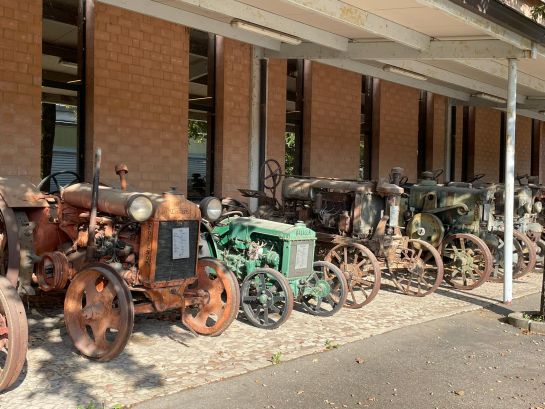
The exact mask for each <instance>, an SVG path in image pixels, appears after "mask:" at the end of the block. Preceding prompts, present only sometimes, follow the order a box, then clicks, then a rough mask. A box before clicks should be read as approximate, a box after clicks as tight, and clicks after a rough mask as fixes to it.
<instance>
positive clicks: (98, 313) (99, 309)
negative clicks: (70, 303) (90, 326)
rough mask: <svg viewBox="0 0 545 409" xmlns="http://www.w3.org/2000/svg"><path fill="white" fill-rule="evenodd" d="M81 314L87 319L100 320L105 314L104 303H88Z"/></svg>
mask: <svg viewBox="0 0 545 409" xmlns="http://www.w3.org/2000/svg"><path fill="white" fill-rule="evenodd" d="M81 315H82V316H83V318H85V319H86V320H98V319H100V318H101V317H102V316H103V315H104V304H103V303H101V302H98V303H95V304H91V305H86V306H85V307H84V308H83V309H82V311H81Z"/></svg>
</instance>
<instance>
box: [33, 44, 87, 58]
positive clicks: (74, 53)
mask: <svg viewBox="0 0 545 409" xmlns="http://www.w3.org/2000/svg"><path fill="white" fill-rule="evenodd" d="M42 54H46V55H52V56H55V57H59V58H62V59H63V60H65V61H70V62H77V61H78V50H77V49H76V48H71V47H65V46H62V45H57V44H51V43H47V42H45V41H44V42H42Z"/></svg>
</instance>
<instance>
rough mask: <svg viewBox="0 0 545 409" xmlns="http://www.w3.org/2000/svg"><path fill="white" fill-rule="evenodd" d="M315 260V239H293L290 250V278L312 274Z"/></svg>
mask: <svg viewBox="0 0 545 409" xmlns="http://www.w3.org/2000/svg"><path fill="white" fill-rule="evenodd" d="M313 262H314V241H313V240H301V241H293V242H292V244H291V251H290V264H289V274H288V278H293V277H303V276H307V275H308V274H310V272H311V271H312V264H313Z"/></svg>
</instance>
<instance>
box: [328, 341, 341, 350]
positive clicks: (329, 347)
mask: <svg viewBox="0 0 545 409" xmlns="http://www.w3.org/2000/svg"><path fill="white" fill-rule="evenodd" d="M337 348H339V344H335V343H334V342H333V341H332V340H330V339H326V340H325V349H327V350H328V351H329V350H331V349H337Z"/></svg>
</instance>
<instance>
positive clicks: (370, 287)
mask: <svg viewBox="0 0 545 409" xmlns="http://www.w3.org/2000/svg"><path fill="white" fill-rule="evenodd" d="M324 260H325V261H327V262H329V263H332V264H334V265H335V266H336V267H338V268H339V269H340V270H341V271H342V272H343V273H344V275H345V277H346V281H347V285H348V296H347V298H346V303H345V304H344V306H345V307H347V308H354V309H355V308H361V307H363V306H364V305H367V304H369V303H370V302H371V301H373V299H374V298H375V297H376V296H377V294H378V292H379V290H380V280H381V270H380V265H379V263H378V261H377V258H376V257H375V255H374V254H373V253H371V250H369V249H368V248H367V247H365V246H363V245H361V244H359V243H349V244H338V245H337V246H335V247H333V248H332V249H331V250H329V252H328V253H327V255H326V256H325V258H324Z"/></svg>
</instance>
